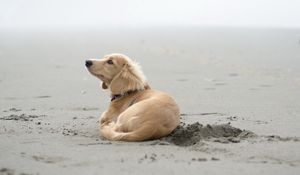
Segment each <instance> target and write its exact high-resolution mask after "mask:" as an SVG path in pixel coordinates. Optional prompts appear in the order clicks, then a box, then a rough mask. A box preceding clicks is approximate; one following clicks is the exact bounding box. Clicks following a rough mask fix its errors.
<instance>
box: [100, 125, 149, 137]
mask: <svg viewBox="0 0 300 175" xmlns="http://www.w3.org/2000/svg"><path fill="white" fill-rule="evenodd" d="M100 133H101V135H102V136H103V137H105V138H106V139H108V140H115V141H143V140H149V139H152V138H153V135H154V133H155V130H154V129H153V128H152V127H149V125H144V126H143V127H140V128H138V129H137V130H134V131H131V132H119V131H116V129H115V123H110V124H109V125H104V126H101V127H100Z"/></svg>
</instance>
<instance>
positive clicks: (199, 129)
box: [162, 122, 256, 146]
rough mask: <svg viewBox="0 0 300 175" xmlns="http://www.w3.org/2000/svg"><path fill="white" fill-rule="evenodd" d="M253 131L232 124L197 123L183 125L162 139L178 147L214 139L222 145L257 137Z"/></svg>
mask: <svg viewBox="0 0 300 175" xmlns="http://www.w3.org/2000/svg"><path fill="white" fill-rule="evenodd" d="M255 136H256V134H254V133H253V132H251V131H246V130H241V129H239V128H235V127H232V126H231V125H230V124H222V125H206V126H203V125H202V124H200V123H198V122H196V123H193V124H188V125H186V124H184V123H183V124H181V125H180V126H178V127H177V128H176V129H175V130H174V131H173V132H172V133H171V134H170V135H169V136H167V137H165V138H163V139H162V141H166V142H169V143H172V144H175V145H178V146H191V145H195V144H196V143H198V142H200V141H201V140H208V139H213V141H214V142H220V143H238V142H240V140H241V139H245V138H249V137H255Z"/></svg>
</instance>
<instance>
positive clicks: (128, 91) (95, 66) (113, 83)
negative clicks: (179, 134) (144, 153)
mask: <svg viewBox="0 0 300 175" xmlns="http://www.w3.org/2000/svg"><path fill="white" fill-rule="evenodd" d="M85 65H86V67H87V68H88V70H89V71H90V73H91V74H93V75H94V76H96V77H97V78H99V79H100V80H101V81H102V88H103V89H109V90H110V92H111V103H110V105H109V107H108V109H107V110H106V111H105V112H103V114H102V115H101V118H100V132H101V134H102V136H103V137H105V138H107V139H109V140H120V141H142V140H149V139H157V138H161V137H163V136H166V135H168V134H170V133H171V132H172V131H173V130H174V129H175V128H176V127H177V126H178V125H179V115H180V112H179V107H178V105H177V104H176V102H175V101H174V99H173V98H172V97H170V96H169V95H168V94H166V93H163V92H160V91H156V90H152V89H151V88H150V86H149V85H148V84H147V82H146V78H145V76H144V74H143V73H142V71H141V69H140V67H139V65H138V64H137V63H136V62H134V61H132V60H131V59H129V58H128V57H127V56H125V55H122V54H110V55H106V56H105V57H104V58H103V59H99V60H87V61H86V63H85Z"/></svg>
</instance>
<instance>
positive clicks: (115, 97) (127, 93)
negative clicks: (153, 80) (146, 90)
mask: <svg viewBox="0 0 300 175" xmlns="http://www.w3.org/2000/svg"><path fill="white" fill-rule="evenodd" d="M138 91H140V90H131V91H128V92H125V93H123V94H111V97H110V101H111V102H113V101H115V100H117V99H120V98H122V97H125V96H128V95H131V94H133V93H135V92H138Z"/></svg>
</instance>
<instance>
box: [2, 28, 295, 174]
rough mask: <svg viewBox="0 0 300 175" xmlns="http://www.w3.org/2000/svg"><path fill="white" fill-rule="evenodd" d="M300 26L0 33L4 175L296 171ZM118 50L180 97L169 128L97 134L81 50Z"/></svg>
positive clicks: (93, 91) (96, 103) (101, 95)
mask: <svg viewBox="0 0 300 175" xmlns="http://www.w3.org/2000/svg"><path fill="white" fill-rule="evenodd" d="M299 40H300V30H298V29H246V28H172V29H168V28H151V29H122V30H119V29H114V30H104V29H102V30H101V29H99V30H90V31H79V30H77V31H76V30H72V31H63V30H62V31H35V32H34V31H0V92H1V93H0V98H1V101H0V174H1V175H2V174H204V173H205V174H224V175H225V174H230V175H234V174H299V172H300V149H299V148H300V132H299V129H300V125H299V123H300V121H299V115H300V91H299V89H300V69H299V67H300V44H299ZM111 52H121V53H124V54H127V55H129V56H130V57H132V58H133V59H135V60H137V61H138V62H140V63H141V65H142V67H143V70H144V72H145V74H146V76H147V78H148V81H149V83H150V85H151V86H152V87H153V88H156V89H160V90H162V91H166V92H168V93H170V94H172V95H173V96H174V98H175V99H176V100H177V102H178V103H179V105H180V108H181V124H180V126H179V127H178V128H177V129H176V130H175V131H174V132H173V133H172V134H171V135H170V136H168V137H165V138H162V139H159V140H152V141H146V142H132V143H126V142H112V141H108V140H105V139H104V138H102V137H101V136H100V135H99V132H98V118H99V116H100V114H101V112H103V111H104V110H105V109H106V107H107V105H108V104H109V94H108V93H107V92H105V91H102V90H101V89H100V82H99V81H98V80H97V79H95V78H94V77H93V76H91V75H90V74H89V73H88V72H87V71H86V70H85V67H84V60H85V59H88V58H100V57H101V56H102V55H103V54H106V53H111Z"/></svg>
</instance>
